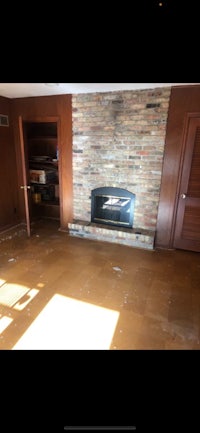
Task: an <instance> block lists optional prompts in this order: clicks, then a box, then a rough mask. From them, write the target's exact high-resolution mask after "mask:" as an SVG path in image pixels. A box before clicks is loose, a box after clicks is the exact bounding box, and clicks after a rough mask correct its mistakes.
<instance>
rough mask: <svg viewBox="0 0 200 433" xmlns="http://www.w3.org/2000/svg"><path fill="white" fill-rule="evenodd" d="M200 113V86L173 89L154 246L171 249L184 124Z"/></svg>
mask: <svg viewBox="0 0 200 433" xmlns="http://www.w3.org/2000/svg"><path fill="white" fill-rule="evenodd" d="M199 111H200V86H179V87H178V86H177V87H172V90H171V97H170V104H169V113H168V122H167V130H166V141H165V152H164V160H163V171H162V181H161V191H160V202H159V208H158V219H157V233H156V242H155V246H156V247H160V248H172V246H173V236H174V223H175V216H176V207H177V189H178V181H179V169H180V164H181V156H182V141H183V133H184V122H185V118H186V115H187V113H188V112H190V113H195V112H199Z"/></svg>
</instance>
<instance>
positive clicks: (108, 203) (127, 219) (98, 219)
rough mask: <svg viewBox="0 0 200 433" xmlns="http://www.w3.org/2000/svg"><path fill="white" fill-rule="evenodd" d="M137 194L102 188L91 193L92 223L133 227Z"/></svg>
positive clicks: (119, 189)
mask: <svg viewBox="0 0 200 433" xmlns="http://www.w3.org/2000/svg"><path fill="white" fill-rule="evenodd" d="M134 205H135V194H133V193H132V192H130V191H127V190H126V189H123V188H114V187H102V188H95V189H93V190H92V192H91V222H95V223H100V224H109V225H113V226H118V227H129V228H132V227H133V219H134Z"/></svg>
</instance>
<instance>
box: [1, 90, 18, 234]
mask: <svg viewBox="0 0 200 433" xmlns="http://www.w3.org/2000/svg"><path fill="white" fill-rule="evenodd" d="M10 102H11V100H10V99H8V98H4V97H2V96H0V114H3V115H8V118H9V126H8V127H7V126H0V160H1V166H0V231H2V230H4V229H6V228H7V227H10V226H12V225H15V224H17V223H18V222H19V212H18V210H19V209H18V202H17V188H16V184H17V169H16V155H15V145H14V139H13V134H12V132H13V130H12V121H11V116H10Z"/></svg>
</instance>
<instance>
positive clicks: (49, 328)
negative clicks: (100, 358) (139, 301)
mask: <svg viewBox="0 0 200 433" xmlns="http://www.w3.org/2000/svg"><path fill="white" fill-rule="evenodd" d="M118 318H119V312H118V311H115V310H110V309H108V308H103V307H99V306H96V305H93V304H89V303H87V302H83V301H78V300H75V299H72V298H69V297H66V296H63V295H58V294H56V295H54V296H53V297H52V298H51V300H50V301H49V302H48V304H47V305H46V306H45V307H44V308H43V310H42V311H41V312H40V314H39V315H38V316H37V317H36V319H35V320H34V322H33V323H32V324H31V325H30V326H29V328H28V329H27V331H26V332H25V333H24V334H23V336H22V337H21V338H20V339H19V340H18V342H17V343H16V344H15V346H14V347H13V350H16V349H17V350H34V349H36V350H37V349H41V350H42V349H44V350H45V349H46V350H48V349H50V350H51V349H52V350H54V349H57V350H106V349H109V348H110V345H111V341H112V338H113V335H114V332H115V328H116V325H117V321H118Z"/></svg>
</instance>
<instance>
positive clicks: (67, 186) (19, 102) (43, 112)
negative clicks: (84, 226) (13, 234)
mask: <svg viewBox="0 0 200 433" xmlns="http://www.w3.org/2000/svg"><path fill="white" fill-rule="evenodd" d="M11 109H12V119H13V128H14V138H15V145H16V154H17V171H18V200H19V212H20V218H21V220H24V219H25V211H24V200H23V191H22V190H20V185H22V166H21V159H20V141H19V125H18V122H19V116H22V119H23V120H25V121H26V120H34V119H35V120H37V119H39V118H40V120H41V118H43V117H58V118H59V122H60V131H59V137H60V143H59V144H60V148H59V160H60V161H59V166H60V170H59V174H60V180H59V182H60V186H61V188H60V191H61V195H60V202H61V205H60V224H61V228H67V224H68V222H70V221H71V220H72V216H73V208H72V206H73V204H72V203H73V201H72V106H71V95H56V96H40V97H30V98H17V99H13V100H12V104H11Z"/></svg>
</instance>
